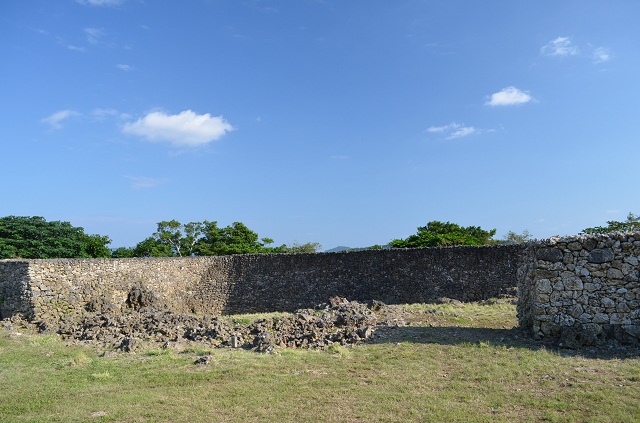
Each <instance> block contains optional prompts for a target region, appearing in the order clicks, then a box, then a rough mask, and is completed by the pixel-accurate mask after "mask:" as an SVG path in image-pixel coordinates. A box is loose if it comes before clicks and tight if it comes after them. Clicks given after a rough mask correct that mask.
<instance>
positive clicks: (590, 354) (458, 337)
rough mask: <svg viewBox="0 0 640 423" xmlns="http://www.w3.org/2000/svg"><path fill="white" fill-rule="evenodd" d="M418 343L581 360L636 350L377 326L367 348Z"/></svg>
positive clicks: (505, 332) (508, 333) (516, 331)
mask: <svg viewBox="0 0 640 423" xmlns="http://www.w3.org/2000/svg"><path fill="white" fill-rule="evenodd" d="M400 342H409V343H422V344H438V345H460V344H481V343H482V344H490V345H496V346H504V347H506V348H527V349H531V350H540V349H546V350H549V351H554V352H556V353H557V354H560V355H562V356H580V357H585V358H601V359H616V358H637V357H640V346H633V345H619V344H617V343H615V342H614V341H612V342H611V343H609V344H607V345H602V346H596V347H591V346H590V347H583V348H581V349H577V350H573V349H566V348H558V347H557V346H556V345H551V344H545V343H542V342H538V341H536V340H534V339H533V338H532V337H531V336H530V335H529V334H528V333H526V332H524V331H523V330H521V329H520V328H518V327H514V328H512V329H491V328H470V327H457V326H433V327H424V326H381V327H378V328H377V329H376V332H375V334H374V336H373V339H372V340H371V341H370V343H371V344H385V343H400Z"/></svg>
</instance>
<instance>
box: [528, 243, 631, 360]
mask: <svg viewBox="0 0 640 423" xmlns="http://www.w3.org/2000/svg"><path fill="white" fill-rule="evenodd" d="M560 257H562V258H561V259H560ZM639 257H640V234H637V233H613V234H606V235H585V236H573V237H556V238H550V239H548V240H538V241H534V242H530V243H528V244H527V245H526V247H525V249H524V251H523V252H522V255H521V257H520V264H519V269H518V317H519V321H520V325H521V326H522V327H523V328H525V329H528V330H530V331H531V332H532V333H533V335H534V337H535V338H537V339H540V340H545V341H556V342H558V343H559V345H561V346H563V347H566V348H580V347H581V346H592V345H600V344H602V343H604V342H608V341H610V340H615V341H617V342H622V343H630V344H636V343H638V342H640V315H639V313H638V310H639V308H640V283H639V282H638V281H639V280H640V278H639V277H640V274H639V272H640V269H639V267H638V263H639V260H638V258H639Z"/></svg>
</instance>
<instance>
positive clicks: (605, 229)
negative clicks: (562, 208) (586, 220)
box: [581, 213, 640, 234]
mask: <svg viewBox="0 0 640 423" xmlns="http://www.w3.org/2000/svg"><path fill="white" fill-rule="evenodd" d="M609 232H640V215H638V216H636V215H634V214H633V213H629V214H628V215H627V220H625V221H624V222H618V221H616V220H609V221H608V222H607V226H596V227H593V228H586V229H584V230H583V231H582V232H581V233H583V234H606V233H609Z"/></svg>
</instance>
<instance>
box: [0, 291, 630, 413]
mask: <svg viewBox="0 0 640 423" xmlns="http://www.w3.org/2000/svg"><path fill="white" fill-rule="evenodd" d="M398 308H399V309H400V310H404V311H405V312H406V313H407V316H408V318H407V321H410V322H411V324H410V326H407V327H401V328H398V329H397V330H395V331H393V330H390V331H385V332H384V333H382V336H381V337H380V338H379V339H378V340H377V341H376V343H374V344H369V345H362V346H357V347H354V348H345V347H338V346H336V347H332V348H330V349H329V350H327V351H306V350H282V351H281V352H280V353H279V354H257V353H252V352H249V351H244V350H231V349H206V348H199V347H190V348H187V349H185V350H183V351H171V350H161V349H149V350H146V351H143V352H141V353H136V354H100V352H99V351H95V350H93V349H90V348H87V347H79V346H65V345H64V344H63V342H62V341H60V339H59V338H57V337H56V336H51V335H35V334H28V333H24V334H22V335H16V334H15V332H14V331H9V330H6V329H2V330H0V386H1V389H0V421H2V422H74V421H78V422H84V421H96V422H148V421H150V422H154V421H163V422H164V421H171V422H211V421H336V422H338V421H340V422H343V421H346V422H350V421H446V422H451V421H454V422H455V421H460V422H467V421H477V422H500V421H504V422H512V421H550V422H627V421H640V358H639V356H638V355H635V356H632V357H631V358H622V355H619V354H618V355H616V354H615V353H611V354H608V353H606V351H604V352H597V351H596V352H591V353H573V354H569V353H567V352H563V351H553V350H549V349H545V348H542V347H540V346H539V345H537V344H535V343H534V342H532V341H531V340H529V339H527V338H526V337H523V336H522V334H520V333H519V332H518V331H517V330H515V329H513V327H514V325H515V307H514V306H513V304H510V303H509V302H504V301H501V302H500V301H499V302H490V303H473V304H431V305H410V306H403V307H398ZM409 317H410V318H409ZM245 318H246V316H243V317H238V319H239V320H240V319H242V320H244V319H245ZM202 355H211V356H212V360H211V361H210V363H209V364H208V365H194V364H193V362H194V360H195V359H197V358H198V357H200V356H202Z"/></svg>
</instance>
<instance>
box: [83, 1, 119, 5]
mask: <svg viewBox="0 0 640 423" xmlns="http://www.w3.org/2000/svg"><path fill="white" fill-rule="evenodd" d="M76 2H78V3H80V4H83V5H85V6H117V5H119V4H122V3H123V2H124V0H76Z"/></svg>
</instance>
